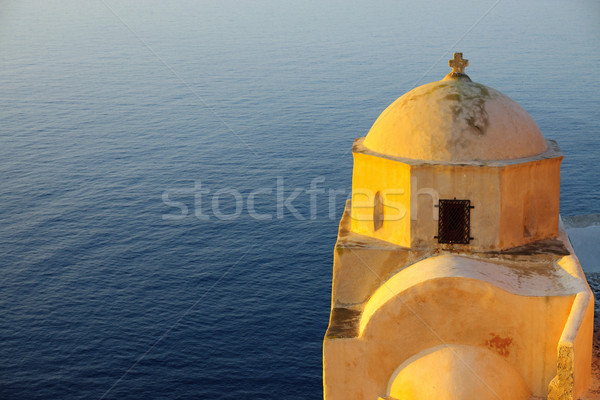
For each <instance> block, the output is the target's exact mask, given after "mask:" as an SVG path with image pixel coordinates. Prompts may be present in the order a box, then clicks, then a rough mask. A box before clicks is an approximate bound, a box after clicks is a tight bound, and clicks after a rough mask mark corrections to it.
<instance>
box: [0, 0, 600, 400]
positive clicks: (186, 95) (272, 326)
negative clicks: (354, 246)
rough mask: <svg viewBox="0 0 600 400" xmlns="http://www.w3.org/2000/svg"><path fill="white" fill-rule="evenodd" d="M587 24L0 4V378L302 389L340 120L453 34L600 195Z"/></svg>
mask: <svg viewBox="0 0 600 400" xmlns="http://www.w3.org/2000/svg"><path fill="white" fill-rule="evenodd" d="M477 21H480V22H479V23H477ZM598 21H600V7H599V6H598V4H597V3H596V2H593V1H588V2H586V1H572V2H563V1H532V2H527V4H522V2H518V1H511V0H506V1H504V0H502V1H500V2H496V1H480V2H475V1H473V2H468V1H467V2H463V3H461V4H460V5H457V4H455V3H451V2H438V3H430V2H424V4H421V2H391V1H383V2H380V3H376V4H373V3H369V2H366V1H365V2H359V1H344V2H340V1H338V2H326V3H323V2H317V1H286V2H278V1H256V2H234V1H221V2H208V1H198V2H191V1H179V2H159V1H144V2H138V1H119V2H117V1H112V0H110V1H109V0H106V2H105V3H103V2H102V1H87V2H81V1H50V0H48V1H3V2H0V62H1V64H0V85H1V86H0V87H1V88H2V92H1V93H0V122H1V124H0V138H1V139H0V179H1V184H0V200H1V201H0V268H1V274H0V279H1V281H0V282H1V284H0V315H1V317H0V398H2V399H88V398H91V399H94V398H96V399H100V398H107V399H109V398H110V399H148V398H169V399H188V398H206V399H216V398H223V399H228V398H231V399H239V398H244V399H247V398H252V399H271V398H272V399H308V398H315V399H316V398H319V397H320V396H322V389H321V342H322V338H323V335H324V332H325V329H326V327H327V323H328V314H329V302H330V282H331V264H332V250H333V245H334V242H335V239H336V234H337V223H338V219H339V217H340V214H341V211H342V206H343V203H344V198H345V195H347V194H348V192H349V189H350V185H351V171H352V155H351V152H350V148H351V145H352V141H353V139H354V138H356V137H359V136H364V135H365V134H366V133H367V132H368V129H369V128H370V126H371V125H372V123H373V122H374V121H375V119H376V118H377V116H378V115H379V113H381V111H382V110H383V109H384V108H385V107H386V106H387V105H388V104H390V103H391V102H392V101H393V100H395V99H396V98H397V97H399V96H400V95H402V94H403V93H405V92H406V91H408V90H410V89H411V88H413V87H414V86H416V85H420V84H424V83H427V82H430V81H433V80H438V79H441V78H442V77H443V76H444V75H445V74H446V73H447V71H448V68H447V66H446V65H447V64H446V60H447V59H448V58H449V56H450V53H451V52H452V51H453V50H454V51H463V52H464V54H465V57H466V58H468V59H469V60H470V64H471V66H470V67H469V69H468V73H469V75H470V76H471V78H473V80H475V81H477V82H481V83H484V84H486V85H489V86H492V87H494V88H496V89H498V90H500V91H502V92H504V93H505V94H507V95H509V96H510V97H512V98H514V99H515V100H517V101H518V102H519V103H521V104H522V105H523V107H524V108H525V109H526V110H528V111H529V112H530V114H531V115H532V116H533V118H534V119H535V120H536V121H537V123H538V125H539V126H540V128H541V129H542V131H543V132H544V134H545V135H546V137H548V138H550V139H555V140H557V141H558V142H559V143H560V145H561V147H562V150H563V152H564V154H565V159H564V162H563V168H562V179H563V181H562V195H561V211H562V213H563V214H565V215H574V214H585V213H600V184H599V181H600V170H599V169H598V167H597V165H598V162H599V161H600V157H599V156H598V154H599V153H598V152H599V144H600V140H599V137H598V134H599V133H600V118H599V117H598V110H599V109H600V95H599V94H598V93H600V74H599V72H600V68H599V67H600V24H599V23H598ZM311 182H315V183H316V184H317V187H318V188H324V189H325V190H326V191H327V192H326V193H321V192H315V194H313V198H314V201H313V206H312V208H311V196H310V194H309V193H307V192H306V190H307V189H309V188H310V184H311ZM194 188H196V189H194ZM296 188H298V190H297V191H295V189H296ZM256 189H262V191H261V192H258V193H257V194H256V195H255V196H254V198H255V200H256V201H255V203H254V207H249V206H248V203H247V201H246V200H248V198H249V195H250V193H251V192H252V191H255V190H256ZM201 190H210V193H208V194H202V193H203V192H201ZM330 190H331V191H338V192H339V193H338V195H337V197H336V198H335V199H334V198H331V196H329V191H330ZM218 191H220V192H218ZM194 192H195V193H196V199H195V198H194V195H193V193H194ZM217 192H218V193H217ZM198 193H200V194H202V196H203V197H202V198H200V199H199V198H198V197H199V196H198ZM344 193H345V194H344ZM215 195H216V197H215ZM278 195H279V197H280V198H284V199H287V200H288V205H289V207H288V206H285V204H281V205H283V206H284V207H278V204H277V197H278ZM165 196H166V198H165ZM236 196H238V198H241V199H242V200H243V208H241V209H236ZM294 196H295V197H294ZM215 198H217V200H218V201H217V206H218V208H217V213H221V214H220V215H221V216H222V217H223V216H227V215H233V216H235V215H237V214H239V216H238V217H237V218H231V219H227V220H224V219H223V218H220V219H219V218H217V217H216V216H215V212H214V211H213V200H214V199H215ZM219 199H220V200H219ZM165 200H167V201H165ZM199 200H201V201H199ZM311 210H312V215H313V217H314V218H313V219H310V215H311ZM185 211H187V215H182V212H185ZM251 212H255V213H258V214H261V215H262V217H263V218H262V219H260V220H258V219H256V218H253V217H252V215H251ZM278 212H279V215H278ZM184 214H185V213H184ZM195 214H196V215H197V216H195ZM207 217H208V220H206V218H207Z"/></svg>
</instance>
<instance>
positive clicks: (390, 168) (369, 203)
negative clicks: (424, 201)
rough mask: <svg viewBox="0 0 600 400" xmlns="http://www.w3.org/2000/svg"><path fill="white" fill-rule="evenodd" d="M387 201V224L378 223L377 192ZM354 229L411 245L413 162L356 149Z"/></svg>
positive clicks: (400, 243) (385, 211)
mask: <svg viewBox="0 0 600 400" xmlns="http://www.w3.org/2000/svg"><path fill="white" fill-rule="evenodd" d="M377 193H379V195H380V196H381V198H382V201H383V205H384V206H383V217H384V220H383V224H382V225H381V227H379V228H378V229H376V228H377V227H376V225H375V223H374V218H373V215H374V205H375V196H376V195H377ZM351 216H352V230H353V231H354V232H357V233H360V234H363V235H368V236H372V237H375V238H378V239H382V240H387V241H389V242H392V243H396V244H398V245H400V246H405V247H410V243H411V239H410V165H407V164H404V163H401V162H398V161H394V160H390V159H387V158H383V157H376V156H373V155H369V154H363V153H354V173H353V175H352V214H351Z"/></svg>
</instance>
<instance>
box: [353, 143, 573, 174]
mask: <svg viewBox="0 0 600 400" xmlns="http://www.w3.org/2000/svg"><path fill="white" fill-rule="evenodd" d="M365 138H366V136H363V137H360V138H358V139H355V140H354V144H353V145H352V152H353V153H361V154H367V155H370V156H375V157H381V158H386V159H388V160H393V161H399V162H402V163H404V164H408V165H415V166H417V165H455V166H474V167H483V166H486V167H504V166H507V165H514V164H523V163H528V162H535V161H541V160H546V159H550V158H557V157H560V158H562V157H563V154H562V151H561V150H560V147H559V146H558V143H556V142H555V141H554V140H549V139H546V145H547V146H548V147H547V149H546V151H545V152H543V153H540V154H538V155H535V156H530V157H524V158H514V159H510V160H492V161H489V160H488V161H479V160H473V161H432V160H415V159H412V158H403V157H395V156H391V155H388V154H383V153H378V152H376V151H373V150H371V149H369V148H368V147H367V146H365V145H364V141H365Z"/></svg>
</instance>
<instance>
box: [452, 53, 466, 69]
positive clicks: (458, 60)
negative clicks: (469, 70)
mask: <svg viewBox="0 0 600 400" xmlns="http://www.w3.org/2000/svg"><path fill="white" fill-rule="evenodd" d="M448 66H449V67H452V72H458V73H461V74H464V73H465V68H466V67H468V66H469V60H463V58H462V53H454V58H453V59H452V60H448Z"/></svg>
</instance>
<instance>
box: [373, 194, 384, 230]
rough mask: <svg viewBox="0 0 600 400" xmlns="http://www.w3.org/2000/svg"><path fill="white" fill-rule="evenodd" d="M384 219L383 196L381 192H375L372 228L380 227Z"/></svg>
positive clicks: (377, 228)
mask: <svg viewBox="0 0 600 400" xmlns="http://www.w3.org/2000/svg"><path fill="white" fill-rule="evenodd" d="M384 219H385V213H384V208H383V196H382V195H381V192H377V193H376V194H375V204H374V205H373V229H375V230H376V231H377V230H379V229H381V227H382V226H383V221H384Z"/></svg>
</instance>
